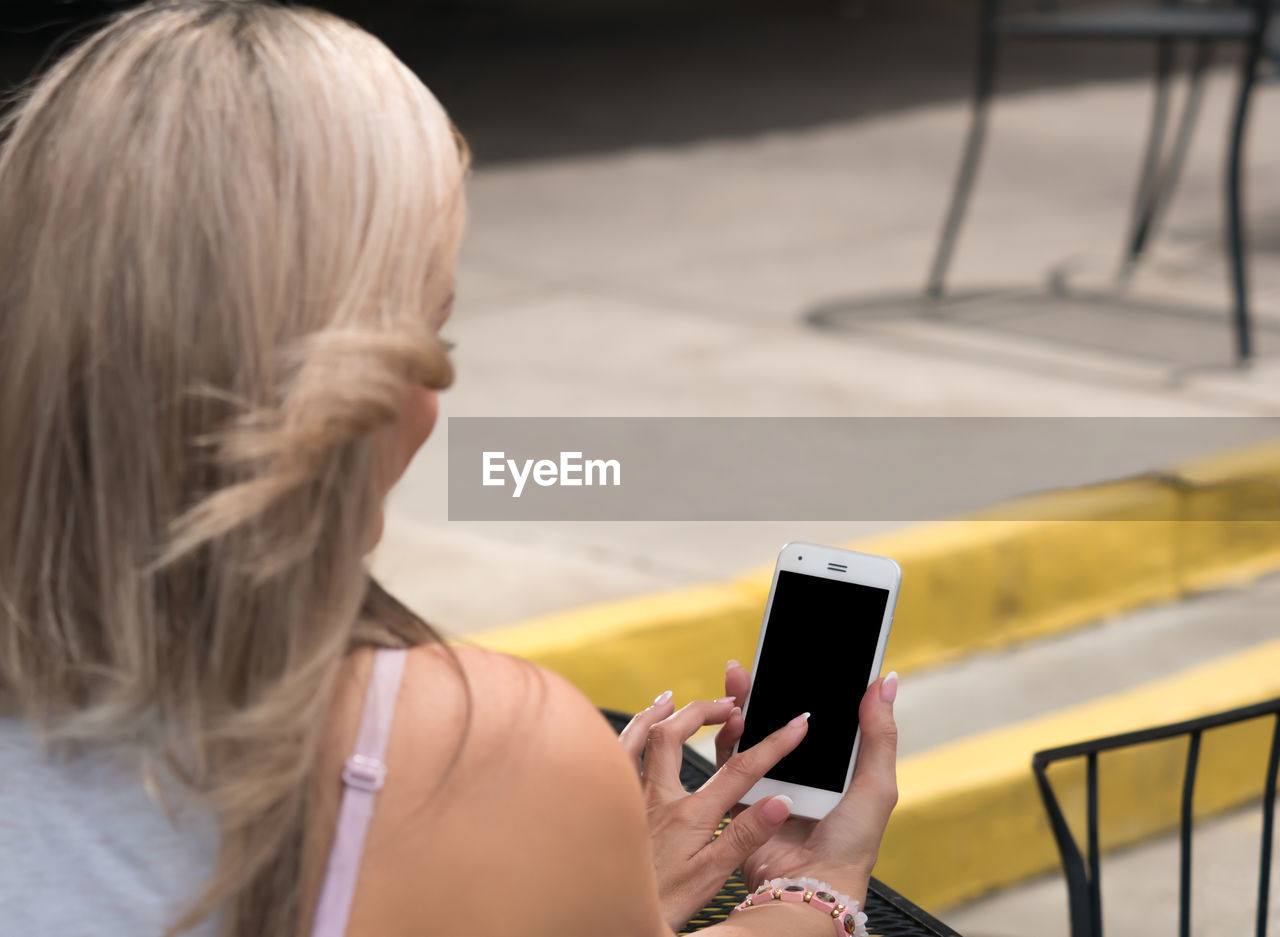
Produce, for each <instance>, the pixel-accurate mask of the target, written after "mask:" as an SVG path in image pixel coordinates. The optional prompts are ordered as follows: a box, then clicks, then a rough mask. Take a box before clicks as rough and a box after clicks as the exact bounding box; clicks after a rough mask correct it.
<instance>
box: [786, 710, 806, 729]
mask: <svg viewBox="0 0 1280 937" xmlns="http://www.w3.org/2000/svg"><path fill="white" fill-rule="evenodd" d="M808 721H809V713H801V714H800V715H798V716H796V717H795V718H794V719H792V720H791V721H790V722H788V723H787V725H788V726H802V725H804V724H805V723H806V722H808Z"/></svg>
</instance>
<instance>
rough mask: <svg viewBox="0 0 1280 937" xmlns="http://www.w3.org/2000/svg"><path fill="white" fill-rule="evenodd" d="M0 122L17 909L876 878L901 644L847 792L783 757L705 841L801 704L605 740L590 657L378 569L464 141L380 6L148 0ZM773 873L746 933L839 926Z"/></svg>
mask: <svg viewBox="0 0 1280 937" xmlns="http://www.w3.org/2000/svg"><path fill="white" fill-rule="evenodd" d="M3 133H4V137H5V139H4V144H3V150H2V151H0V453H3V459H2V460H0V869H3V870H4V871H3V872H0V916H3V919H4V920H5V921H6V928H7V929H8V928H12V929H13V930H14V932H15V933H38V934H41V935H42V937H62V935H72V934H76V935H79V934H83V933H85V932H86V928H88V929H90V930H91V931H92V932H93V933H94V934H99V935H104V937H114V935H126V934H127V935H130V937H150V935H160V934H178V933H191V934H199V935H213V934H219V933H220V934H224V935H235V937H248V935H270V937H277V935H280V937H283V935H292V934H306V933H312V934H325V935H330V934H332V935H337V934H342V933H346V934H350V935H377V937H385V935H396V934H415V935H427V937H430V935H468V937H479V935H489V934H492V935H499V934H502V935H505V934H512V933H520V934H525V935H528V934H537V935H543V934H545V935H557V937H565V935H578V934H580V935H592V937H597V935H610V934H619V935H622V934H626V935H635V937H668V935H670V933H671V928H672V927H674V926H678V924H679V922H681V921H683V920H685V919H687V918H688V917H689V916H690V914H691V913H693V912H694V911H695V910H696V909H697V908H698V907H699V906H700V905H701V904H702V903H703V902H704V901H705V900H706V899H707V898H709V897H710V896H711V895H712V894H713V893H714V892H715V891H716V890H717V888H718V886H719V885H720V884H721V883H722V882H723V880H724V878H725V877H726V876H727V875H728V874H729V872H730V871H731V870H732V869H733V868H734V867H736V866H737V865H739V864H741V865H742V866H743V868H744V869H745V871H746V873H747V874H748V876H749V877H750V878H751V879H752V880H753V881H759V880H762V879H763V878H765V877H766V876H778V875H793V876H798V875H810V876H815V877H818V878H822V879H824V880H825V881H827V882H829V883H830V886H831V887H832V888H834V889H839V890H840V891H842V892H847V893H848V896H849V901H848V902H847V903H848V904H849V909H850V910H853V905H852V901H853V900H855V899H857V900H860V899H861V898H862V897H863V896H864V894H865V890H866V885H867V879H868V876H869V874H870V870H871V866H872V865H873V864H874V861H875V854H876V849H877V847H878V843H879V840H880V837H881V835H882V833H883V830H884V824H885V822H886V820H887V818H888V813H889V810H890V809H891V808H892V805H893V801H894V799H895V796H896V794H895V791H894V780H893V778H894V775H893V752H894V747H893V739H894V732H893V719H892V712H891V706H892V698H893V694H894V692H895V690H896V682H895V681H894V680H892V679H890V680H887V681H883V682H880V681H878V682H877V683H876V684H874V685H873V686H872V688H871V689H870V690H869V691H868V693H867V695H866V697H865V699H864V700H863V704H862V709H861V718H862V725H863V731H864V747H863V752H864V754H863V756H862V759H861V761H860V764H859V768H858V772H857V777H856V778H855V783H854V789H853V790H852V791H851V793H850V795H849V796H848V797H846V798H845V801H844V803H842V805H841V807H840V808H839V809H838V810H837V811H836V812H835V813H833V814H832V815H831V817H829V818H828V819H827V820H825V821H824V822H823V823H821V824H816V825H815V824H812V823H805V822H801V821H798V820H787V806H788V805H787V803H786V801H785V799H784V798H771V799H767V800H765V801H763V802H761V803H758V804H756V805H754V806H752V807H751V808H750V809H748V810H746V811H745V812H743V813H742V814H741V815H740V816H738V817H737V819H735V820H734V822H733V823H732V824H731V825H730V826H729V827H728V828H727V830H726V833H725V834H724V835H723V836H721V837H720V838H719V839H717V840H715V841H714V842H711V832H712V831H713V830H714V829H715V826H716V822H717V820H718V819H719V817H720V816H722V814H723V812H724V810H725V809H727V808H728V807H729V806H731V805H732V804H734V803H736V801H737V800H738V798H739V797H740V796H741V794H742V792H743V791H745V790H746V789H747V788H748V787H749V786H750V784H751V783H753V782H754V781H755V780H756V779H757V778H759V777H760V776H761V775H762V774H763V773H764V772H765V771H766V770H767V769H768V768H769V767H770V766H771V765H772V764H773V763H775V762H776V761H777V760H778V759H779V758H780V757H782V756H783V755H784V754H785V753H786V752H787V751H789V750H790V749H791V748H793V747H794V746H795V745H796V744H797V743H798V742H799V740H800V738H802V737H803V735H804V732H805V729H806V727H805V725H804V721H803V719H798V720H797V721H796V722H794V723H793V724H792V725H790V726H788V727H785V728H783V729H781V730H779V732H777V733H775V734H774V735H773V736H771V737H770V738H768V739H766V740H765V741H764V742H762V743H761V744H760V745H758V746H756V747H755V748H753V749H751V750H750V751H747V752H744V753H742V754H741V755H738V756H735V757H734V758H731V759H730V758H727V757H725V756H726V755H727V751H728V749H729V748H731V747H732V744H733V742H734V740H735V738H736V736H737V734H738V733H739V732H740V731H741V718H740V714H739V713H738V710H737V709H736V704H737V702H738V700H740V699H741V697H742V695H743V694H744V693H745V687H746V679H747V678H746V674H745V672H744V671H742V669H741V668H740V667H737V666H731V667H730V669H729V670H728V671H727V687H728V693H727V695H726V698H724V699H722V700H718V701H714V702H697V703H693V704H690V705H689V706H686V707H685V708H684V709H682V710H680V711H679V712H673V706H672V704H671V702H670V700H669V699H666V698H664V699H662V700H661V701H660V702H659V703H656V704H655V705H654V706H652V707H650V708H649V709H648V710H646V711H645V712H644V713H642V714H640V715H639V716H638V717H637V718H636V720H635V722H633V724H632V726H631V727H629V729H628V731H627V732H626V733H624V736H623V744H622V745H619V744H618V741H617V740H616V739H615V738H614V737H613V735H612V733H611V732H610V731H609V729H608V728H607V726H606V724H605V723H604V722H603V721H602V720H601V719H600V718H599V716H598V714H597V713H596V712H595V710H594V709H593V708H592V706H591V705H590V703H589V702H588V701H587V700H585V699H584V698H583V697H582V696H581V695H580V694H579V693H578V692H577V691H575V690H574V689H573V688H572V687H570V686H568V685H567V684H566V683H565V682H564V681H563V680H561V679H559V678H557V677H555V676H554V675H552V674H549V673H546V672H543V671H540V670H538V669H536V668H534V667H532V666H530V665H527V664H524V663H522V662H519V661H516V660H514V659H511V658H507V657H503V656H500V655H495V654H491V653H486V652H483V651H480V650H478V649H474V648H468V647H460V648H457V649H450V648H448V647H447V646H446V645H444V644H442V643H441V642H440V640H439V638H438V637H437V635H436V634H435V632H434V631H433V630H432V629H431V628H430V627H429V626H427V625H426V624H425V623H423V622H421V621H420V620H418V619H416V618H415V617H414V616H413V615H412V614H410V613H408V612H407V611H406V610H405V609H404V608H403V607H401V606H400V605H399V604H398V603H396V602H395V601H394V600H393V599H392V598H391V597H389V596H388V595H387V594H386V593H384V592H383V591H382V590H381V589H380V588H378V586H377V585H376V584H374V583H372V582H371V581H370V579H369V577H368V574H367V572H366V569H365V566H364V556H365V554H366V553H367V552H368V551H369V549H370V548H371V547H372V545H373V544H374V543H375V542H376V541H377V539H378V536H379V534H380V531H381V525H382V505H383V500H384V498H385V496H386V494H387V491H388V489H389V488H390V487H391V486H392V485H393V484H394V483H395V481H396V480H397V479H398V478H399V476H400V474H401V473H402V472H403V470H404V469H405V467H406V466H407V464H408V462H409V460H410V459H411V458H412V457H413V454H414V453H415V452H416V451H417V449H418V447H419V446H421V445H422V443H423V442H424V441H425V440H426V438H427V437H428V435H429V434H430V433H431V430H432V427H433V425H434V423H435V419H436V413H437V396H436V395H437V392H438V391H439V390H442V389H443V388H445V387H446V386H448V384H449V383H450V380H451V369H450V364H449V359H448V357H447V349H446V346H445V345H444V343H442V342H441V340H440V339H439V338H438V335H437V333H438V330H439V328H440V326H441V325H442V324H443V322H444V321H445V319H446V318H448V316H449V314H450V309H451V306H452V295H453V285H452V280H453V268H454V262H455V258H456V255H457V248H458V242H459V239H460V237H461V229H462V221H463V199H462V178H463V175H464V172H465V167H466V157H465V153H464V152H463V151H462V150H461V147H460V142H459V141H458V140H457V138H456V137H455V135H454V134H453V132H452V128H451V126H450V124H449V121H448V119H447V117H446V115H445V113H444V111H443V110H442V109H441V107H440V105H439V104H438V103H437V102H436V100H435V99H434V98H433V97H432V96H431V94H430V93H429V92H428V91H427V90H426V88H424V87H423V86H422V85H421V83H420V82H419V81H418V80H417V79H416V78H415V77H414V76H413V74H412V73H411V72H409V71H408V69H406V68H405V67H404V66H403V65H402V64H401V63H400V62H398V61H397V60H396V59H395V58H394V56H392V55H391V53H390V52H388V51H387V49H386V48H385V47H383V46H382V45H381V44H380V43H379V42H377V41H376V40H375V39H373V38H372V37H370V36H368V35H367V34H365V33H363V32H361V31H360V30H358V29H356V28H355V27H353V26H351V25H350V24H347V23H345V22H343V21H341V20H339V19H337V18H334V17H332V16H329V15H327V14H323V13H319V12H315V11H309V10H305V9H300V8H286V7H276V6H268V5H260V4H254V3H247V2H241V0H187V2H181V0H180V2H168V3H157V4H153V5H148V6H144V7H141V8H139V9H137V10H134V11H131V12H128V13H125V14H122V15H120V16H119V17H117V18H116V19H115V20H113V21H112V22H111V23H109V24H108V25H106V26H105V27H104V28H103V29H101V30H100V31H99V32H98V33H96V34H95V35H94V36H92V37H91V38H89V39H88V40H87V41H86V42H84V43H83V44H82V45H81V46H80V47H79V48H77V49H76V50H74V51H73V52H72V53H71V54H70V55H68V56H67V57H66V58H65V59H64V60H63V61H61V62H59V63H58V64H57V65H56V66H54V67H53V68H52V69H51V70H50V72H49V73H48V74H47V75H46V76H45V77H44V78H43V79H41V80H40V81H39V82H38V83H37V84H35V85H34V86H33V87H32V88H31V89H30V90H29V93H28V94H26V95H25V96H24V98H23V99H22V100H21V101H20V102H19V103H18V105H17V106H16V107H15V108H14V109H13V110H12V112H11V113H10V115H9V117H8V118H7V120H6V122H5V124H4V126H3ZM715 723H724V724H725V727H724V729H722V730H721V733H720V738H719V745H720V749H721V752H722V760H723V761H725V766H724V768H723V769H722V770H721V772H720V773H719V774H718V775H717V777H716V778H715V779H714V780H713V781H712V782H711V783H710V784H708V785H707V787H706V788H704V790H703V791H700V792H699V793H697V794H695V795H686V794H685V793H684V792H683V791H682V790H681V789H680V788H679V784H678V780H677V776H676V775H677V770H678V765H679V757H680V744H681V743H682V742H683V741H684V739H686V738H687V737H688V736H689V734H691V733H692V732H693V731H694V730H695V729H697V728H698V727H699V726H701V725H703V724H715ZM642 751H644V752H645V758H644V774H643V776H642V777H638V774H637V764H638V762H639V755H640V753H641V752H642ZM353 752H355V753H356V754H355V756H352V753H353ZM349 756H352V757H349ZM760 903H761V905H768V906H767V907H766V906H762V907H758V908H751V909H749V910H744V911H743V912H741V913H738V914H734V915H733V916H732V917H731V918H730V920H729V921H728V922H726V923H725V924H722V925H719V926H718V937H730V935H755V934H760V935H764V934H788V935H800V937H803V935H806V934H809V933H812V934H815V935H816V934H827V933H830V932H831V928H832V920H831V915H830V914H827V913H826V912H825V911H822V910H821V909H817V910H815V909H814V908H791V907H787V906H786V903H785V902H782V901H777V902H765V901H763V900H762V901H761V902H760ZM850 919H851V918H850Z"/></svg>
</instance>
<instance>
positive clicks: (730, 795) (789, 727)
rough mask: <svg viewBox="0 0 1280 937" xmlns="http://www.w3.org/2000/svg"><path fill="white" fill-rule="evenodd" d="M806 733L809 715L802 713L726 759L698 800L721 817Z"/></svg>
mask: <svg viewBox="0 0 1280 937" xmlns="http://www.w3.org/2000/svg"><path fill="white" fill-rule="evenodd" d="M807 731H809V714H808V713H802V714H801V715H799V716H796V717H795V718H794V719H792V720H791V721H790V722H788V723H787V724H786V725H784V726H783V727H782V728H781V729H778V730H777V731H776V732H773V733H770V734H769V735H767V736H765V737H764V738H763V739H761V740H760V741H759V742H757V743H756V744H755V745H752V746H751V747H750V748H748V749H747V750H746V751H740V752H738V753H737V754H736V755H733V756H732V757H730V758H729V759H728V760H727V761H725V763H724V766H723V767H722V768H720V770H719V771H717V772H716V773H715V774H713V775H712V776H711V779H710V780H708V781H707V783H706V784H704V785H702V787H701V789H699V791H698V796H699V798H701V799H703V800H704V801H705V802H706V809H707V810H708V811H718V812H719V813H720V814H723V813H724V812H725V811H726V810H728V809H729V808H730V807H732V806H733V805H734V804H736V803H738V802H739V801H740V800H742V798H743V796H744V795H745V794H746V793H747V791H749V790H751V788H752V786H753V785H754V784H755V783H756V782H757V781H759V780H760V779H761V778H762V777H764V775H765V772H766V771H768V770H769V769H770V768H772V767H773V766H774V765H776V764H777V763H778V762H779V761H781V760H782V759H783V758H784V757H785V756H786V755H787V754H789V753H790V752H791V751H792V750H794V749H795V747H796V746H797V745H799V744H800V740H801V739H803V738H804V735H805V733H806V732H807Z"/></svg>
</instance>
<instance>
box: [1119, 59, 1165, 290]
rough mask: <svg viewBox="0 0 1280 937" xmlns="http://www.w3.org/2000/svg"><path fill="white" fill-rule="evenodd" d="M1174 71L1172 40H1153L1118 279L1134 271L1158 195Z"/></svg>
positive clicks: (1123, 279)
mask: <svg viewBox="0 0 1280 937" xmlns="http://www.w3.org/2000/svg"><path fill="white" fill-rule="evenodd" d="M1172 70H1173V40H1172V39H1160V40H1159V41H1158V42H1157V43H1156V87H1155V98H1154V100H1153V102H1152V110H1151V131H1150V133H1148V134H1147V149H1146V152H1145V153H1143V154H1142V170H1141V173H1140V174H1139V176H1138V190H1137V193H1136V195H1135V197H1134V201H1133V216H1132V219H1131V221H1130V223H1129V237H1128V239H1127V240H1126V250H1125V255H1124V261H1123V263H1122V264H1121V266H1120V279H1121V281H1125V280H1128V279H1129V276H1130V275H1131V274H1132V273H1133V268H1134V266H1135V265H1136V264H1137V261H1138V256H1139V255H1140V254H1141V253H1142V247H1143V244H1144V242H1145V241H1146V236H1147V231H1146V225H1147V221H1148V219H1149V218H1150V217H1151V205H1152V204H1153V203H1154V202H1155V201H1156V199H1157V198H1158V194H1157V182H1158V178H1159V169H1160V156H1161V154H1162V153H1163V152H1164V131H1165V125H1166V124H1167V123H1168V115H1169V73H1170V72H1171V71H1172Z"/></svg>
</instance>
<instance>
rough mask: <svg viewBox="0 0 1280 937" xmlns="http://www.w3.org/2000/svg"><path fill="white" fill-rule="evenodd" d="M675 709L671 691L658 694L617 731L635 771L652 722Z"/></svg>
mask: <svg viewBox="0 0 1280 937" xmlns="http://www.w3.org/2000/svg"><path fill="white" fill-rule="evenodd" d="M674 709H675V703H673V702H672V701H671V691H670V690H667V692H665V693H663V694H661V695H659V696H658V698H657V699H655V700H654V701H653V702H652V703H650V704H649V708H648V709H642V710H641V711H640V712H638V713H636V714H635V715H634V716H632V717H631V721H630V722H628V723H627V726H626V728H625V729H623V730H622V731H621V732H619V733H618V740H619V741H620V742H622V748H623V750H624V751H626V753H627V754H628V755H630V756H631V760H632V761H634V762H635V765H636V772H637V773H639V771H640V764H641V762H640V755H641V753H642V752H643V751H644V743H645V739H647V738H648V737H649V730H650V729H652V728H653V724H654V723H655V722H658V721H660V720H662V719H666V718H667V717H668V716H670V715H671V712H672V710H674Z"/></svg>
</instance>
